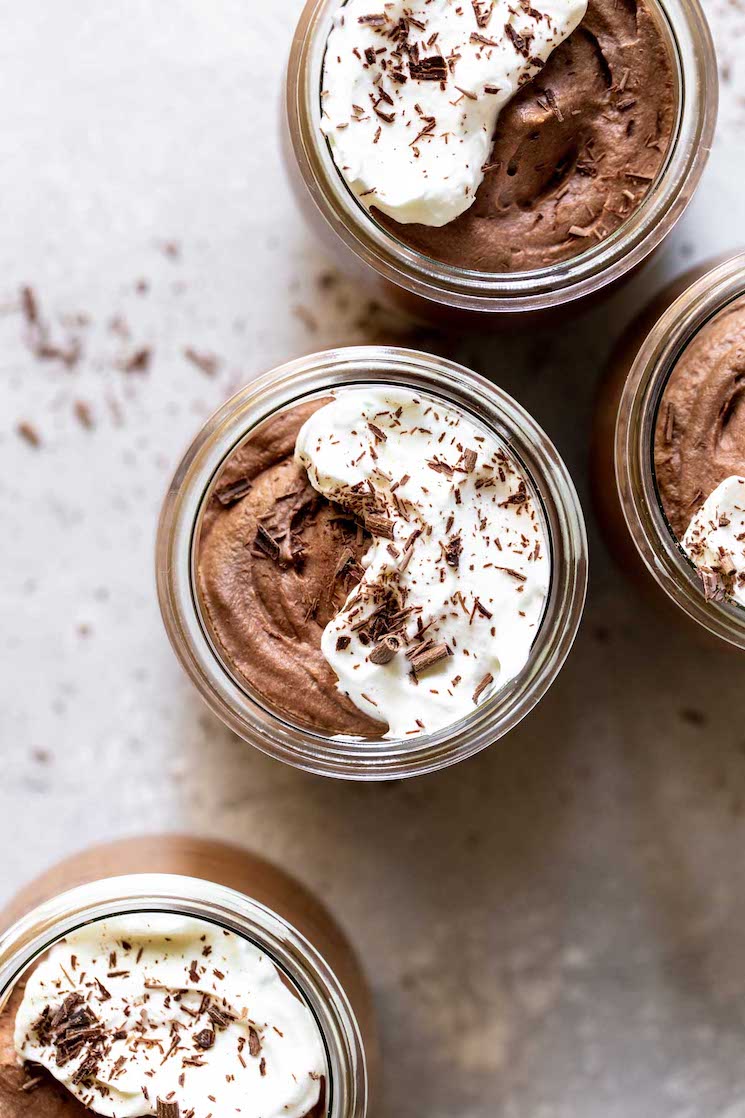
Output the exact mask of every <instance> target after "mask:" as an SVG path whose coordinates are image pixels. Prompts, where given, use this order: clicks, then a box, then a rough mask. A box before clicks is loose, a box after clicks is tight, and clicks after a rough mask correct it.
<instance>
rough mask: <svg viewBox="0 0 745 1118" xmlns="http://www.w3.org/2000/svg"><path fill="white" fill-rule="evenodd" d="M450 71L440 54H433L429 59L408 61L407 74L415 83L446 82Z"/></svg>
mask: <svg viewBox="0 0 745 1118" xmlns="http://www.w3.org/2000/svg"><path fill="white" fill-rule="evenodd" d="M449 73H450V71H449V69H448V64H447V62H446V61H445V59H444V58H443V57H442V55H441V54H433V55H432V56H431V57H430V58H421V59H419V60H418V61H414V59H413V58H412V59H409V74H410V75H411V77H412V78H413V80H414V81H417V82H446V81H447V80H448V75H449Z"/></svg>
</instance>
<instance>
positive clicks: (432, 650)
mask: <svg viewBox="0 0 745 1118" xmlns="http://www.w3.org/2000/svg"><path fill="white" fill-rule="evenodd" d="M449 655H450V649H449V648H448V646H447V644H446V643H445V641H439V642H438V643H437V644H435V643H433V642H432V641H427V642H425V645H424V646H421V645H420V646H419V648H418V649H415V650H414V655H413V656H410V657H409V659H410V661H411V667H412V670H413V672H414V674H415V675H421V674H422V672H426V671H427V670H428V669H429V668H433V667H434V666H435V664H439V663H440V661H441V660H446V659H447V657H448V656H449Z"/></svg>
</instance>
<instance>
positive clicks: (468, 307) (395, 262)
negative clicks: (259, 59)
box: [282, 0, 718, 325]
mask: <svg viewBox="0 0 745 1118" xmlns="http://www.w3.org/2000/svg"><path fill="white" fill-rule="evenodd" d="M648 3H649V5H650V7H651V9H652V12H653V14H654V15H656V17H657V22H658V25H659V27H660V30H661V33H662V36H663V39H664V41H665V42H666V44H667V46H668V49H669V51H670V55H671V57H672V58H673V60H674V65H675V81H676V87H677V88H676V93H677V105H678V118H677V126H676V128H675V130H674V132H673V136H672V141H671V145H670V150H669V152H668V154H667V157H666V160H665V162H664V164H663V166H662V168H661V171H660V173H659V175H658V177H657V180H656V181H655V182H654V183H653V184H652V185H651V187H650V190H649V191H648V193H647V195H646V197H645V198H644V200H643V202H642V203H641V205H640V206H639V207H638V209H637V210H636V211H635V212H634V213H633V214H631V215H630V216H629V218H628V219H627V220H626V221H625V222H624V223H623V224H622V225H621V226H620V227H619V228H618V229H617V230H616V231H615V232H614V233H612V234H611V235H610V236H608V237H606V238H605V239H604V240H602V241H600V242H598V243H597V244H595V245H593V246H592V247H591V248H589V249H587V250H586V251H585V252H582V253H578V254H577V255H576V256H574V257H573V258H571V259H570V260H566V261H563V262H561V263H558V264H553V265H551V266H549V267H546V268H543V269H536V270H532V271H526V272H505V273H487V272H478V271H470V270H467V269H463V268H457V267H454V266H452V265H448V264H443V263H441V262H439V261H437V260H434V259H432V258H430V257H427V256H423V255H422V254H420V253H418V252H416V251H415V250H413V249H411V248H409V247H408V246H407V245H405V244H403V243H402V242H401V241H399V240H398V239H397V238H396V237H395V236H393V235H392V234H391V233H390V232H389V231H387V230H386V229H384V228H383V226H382V225H380V224H379V223H378V222H377V221H376V220H375V218H374V217H373V216H371V214H370V213H369V212H368V210H367V209H365V208H364V207H363V206H362V205H361V204H360V203H359V202H358V201H357V200H356V199H355V198H354V197H353V195H352V193H351V192H350V191H349V190H348V188H347V186H346V184H345V182H344V180H343V178H342V176H341V175H340V173H339V171H338V170H337V168H336V165H335V163H334V160H333V156H332V155H331V151H330V149H329V147H328V144H327V142H326V140H325V138H324V136H323V134H322V132H321V97H320V93H321V88H322V86H321V77H322V72H323V59H324V52H325V46H326V41H327V39H328V35H329V31H330V28H331V24H332V19H333V16H334V14H335V13H336V12H337V11H338V10H339V7H340V0H308V2H307V3H306V5H305V8H304V9H303V12H302V15H301V17H300V22H299V24H298V27H297V31H296V33H295V38H294V41H293V45H292V50H291V54H290V60H289V67H288V73H287V91H286V120H283V121H282V129H283V141H284V146H285V155H286V163H287V166H288V171H289V174H290V180H291V182H292V185H293V187H294V189H295V193H296V195H297V197H298V200H299V201H300V204H301V206H302V208H303V210H304V212H305V214H306V216H307V217H308V219H309V221H310V222H311V224H312V225H313V226H314V227H315V228H316V230H317V231H318V232H319V233H320V234H321V235H322V236H323V237H324V238H325V240H326V241H327V242H328V244H329V245H330V246H331V248H332V249H333V250H334V251H335V252H336V255H337V256H339V258H340V260H341V263H342V264H343V265H344V266H346V267H349V266H350V265H352V266H354V267H355V269H356V270H357V271H358V272H360V274H361V275H362V276H363V277H366V278H367V279H372V280H373V281H374V286H375V288H376V291H377V294H378V295H379V297H380V298H382V299H383V300H385V301H386V302H389V303H393V304H395V305H397V306H398V307H399V308H400V309H402V310H404V311H406V312H409V313H410V314H412V315H414V317H417V318H421V319H428V320H433V321H435V323H442V322H443V321H444V320H447V319H453V320H455V321H462V320H465V321H467V322H471V323H475V322H478V323H479V324H482V325H483V324H484V323H488V324H490V325H502V324H506V323H509V324H510V325H511V324H514V323H515V322H516V320H520V321H524V320H525V319H526V315H528V316H529V317H530V320H531V322H532V320H533V319H534V318H540V319H541V320H543V319H550V318H552V317H554V318H555V317H557V314H556V312H557V311H561V312H562V317H566V311H567V309H568V308H569V306H570V305H571V304H574V303H576V302H577V301H580V300H582V301H583V303H584V302H586V301H587V300H589V299H590V298H591V297H592V296H597V295H598V294H599V293H601V292H604V291H605V290H606V289H607V288H608V287H609V286H610V285H615V284H617V283H618V282H620V281H621V279H623V278H624V277H626V276H628V275H629V274H630V273H631V272H632V271H633V270H634V269H635V268H637V267H638V266H639V265H640V264H641V263H642V262H643V261H644V260H645V259H646V258H647V257H648V256H649V254H650V253H651V252H652V251H653V249H655V248H656V247H657V246H658V245H659V244H660V243H661V241H662V240H663V239H664V237H666V236H667V234H668V233H669V232H670V230H671V229H672V228H673V226H674V225H675V223H676V221H677V220H678V218H679V217H680V216H681V214H682V213H683V211H684V210H685V208H686V206H687V205H688V203H689V201H690V200H691V198H692V196H693V194H694V191H695V190H696V187H697V185H698V182H699V179H700V177H701V174H702V171H703V169H704V166H705V164H706V160H707V158H708V154H709V150H710V147H711V142H712V138H713V134H714V126H715V123H716V115H717V105H718V76H717V65H716V55H715V52H714V46H713V43H712V40H711V34H710V32H709V28H708V25H707V22H706V18H705V16H704V13H703V11H702V9H701V7H700V5H699V3H698V0H648ZM531 312H532V313H531ZM552 312H553V313H552Z"/></svg>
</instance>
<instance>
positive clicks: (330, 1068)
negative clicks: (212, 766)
mask: <svg viewBox="0 0 745 1118" xmlns="http://www.w3.org/2000/svg"><path fill="white" fill-rule="evenodd" d="M190 843H191V847H190V846H189V844H190ZM195 849H196V850H198V851H199V854H198V855H197V860H199V858H202V859H206V860H207V861H208V862H210V863H211V864H212V865H213V867H217V868H218V869H219V867H221V866H225V865H226V864H227V865H232V866H233V867H234V869H233V871H232V872H235V867H237V866H238V859H239V856H240V858H243V859H247V862H245V863H244V868H243V869H242V870H241V871H239V872H240V873H241V874H243V875H247V880H248V879H255V871H256V868H257V867H260V870H261V873H260V876H261V874H263V875H264V877H265V884H267V883H268V878H267V877H266V874H267V871H268V870H269V871H271V873H270V875H269V876H270V877H274V875H278V877H279V878H284V875H283V874H281V871H278V870H275V869H274V867H270V866H269V865H268V863H264V862H262V860H261V859H256V860H254V859H253V858H252V856H250V855H244V854H243V852H239V851H237V850H236V849H235V848H231V847H227V846H222V844H219V843H208V844H200V843H199V841H198V840H188V839H183V840H181V839H178V838H173V837H171V838H165V839H159V838H156V837H153V838H148V839H143V840H134V842H124V843H115V844H112V845H111V846H108V847H103V848H99V849H97V850H92V851H89V852H87V853H85V854H83V855H81V856H78V857H77V858H74V859H71V860H70V861H69V862H67V863H63V864H62V865H61V866H59V867H56V868H55V870H53V871H52V872H51V873H50V874H47V875H45V876H44V878H42V879H40V881H39V882H37V883H35V885H34V886H32V888H31V891H32V892H37V893H38V892H39V890H41V891H42V892H44V891H46V890H47V889H48V888H49V886H50V885H51V884H52V882H56V883H60V882H62V881H64V880H65V879H67V880H70V879H75V878H78V879H80V877H81V876H82V877H86V876H87V872H88V871H90V870H91V869H92V868H93V867H94V866H95V865H96V864H97V862H101V863H102V868H103V867H106V866H109V865H127V864H128V865H133V864H141V863H142V862H143V860H145V861H146V860H147V859H148V858H150V857H152V858H153V859H154V862H155V863H156V864H159V863H160V864H172V863H173V862H174V861H175V862H178V861H179V859H182V860H183V859H186V860H187V861H188V862H191V861H193V858H194V851H195ZM146 854H147V857H146ZM252 862H254V865H253V866H252V865H251V863H252ZM99 872H100V871H99ZM284 882H285V884H287V883H290V884H292V886H293V891H294V890H295V889H297V890H299V896H300V900H301V902H304V901H305V899H306V897H307V896H308V895H307V894H306V892H305V890H303V889H302V887H300V886H297V884H296V883H293V882H292V881H291V879H289V878H284ZM270 892H271V889H270ZM26 895H27V896H29V895H30V894H28V893H27V894H26ZM311 901H312V898H311ZM312 903H314V904H315V903H317V902H314V901H312ZM19 906H20V908H25V903H24V901H23V899H22V898H19V899H18V901H17V902H15V904H14V906H13V907H14V908H15V910H16V911H17V910H18V908H19ZM301 907H302V903H301ZM135 912H169V913H174V914H177V915H184V916H190V917H194V918H196V919H199V920H205V921H208V922H210V923H213V924H216V925H218V926H219V927H221V928H224V929H227V930H229V931H231V932H234V933H236V934H237V935H240V936H243V937H244V938H246V939H248V940H250V941H251V942H252V943H254V944H256V946H258V947H260V948H261V950H262V951H265V952H266V954H267V955H268V956H269V957H270V958H271V960H272V961H273V963H274V965H275V966H276V967H277V969H278V970H279V972H280V974H281V975H282V976H283V978H284V979H285V980H286V981H287V982H288V984H289V985H290V986H291V988H292V990H293V991H294V992H295V994H296V995H297V996H298V997H299V998H300V999H301V1000H302V1001H303V1002H304V1003H305V1004H306V1005H307V1006H308V1008H309V1009H310V1011H311V1013H312V1014H313V1016H314V1018H315V1020H316V1023H317V1025H318V1028H319V1031H320V1034H321V1037H322V1041H323V1045H324V1049H325V1052H326V1062H327V1080H326V1081H327V1093H326V1102H327V1110H326V1112H325V1113H327V1115H328V1118H364V1116H365V1115H366V1113H367V1096H368V1075H367V1067H366V1059H365V1050H364V1047H363V1042H362V1037H361V1033H360V1027H359V1025H358V1022H357V1019H356V1017H355V1013H354V1010H353V1009H352V1006H351V1004H350V1001H349V999H348V996H347V993H346V992H345V990H344V989H343V988H342V986H341V984H340V981H339V979H338V978H337V976H336V974H335V973H334V971H333V970H332V969H331V967H330V965H329V962H328V961H327V960H326V959H325V958H324V957H323V956H322V955H321V954H320V953H319V951H318V950H317V948H316V946H315V945H314V944H311V943H310V942H309V941H308V940H307V939H306V938H305V937H304V936H303V935H302V934H301V933H300V932H299V931H298V930H296V928H295V927H293V926H292V924H290V923H289V922H288V921H287V919H286V918H285V917H284V916H283V915H279V914H278V913H277V912H275V911H272V910H271V909H270V908H268V907H267V906H265V905H264V904H262V903H260V902H259V901H258V900H256V899H252V898H251V899H250V898H249V897H248V896H246V895H243V894H242V893H239V892H237V891H236V890H234V889H232V888H228V887H226V886H225V885H222V884H217V883H215V882H213V881H206V880H202V879H199V878H196V877H185V876H177V875H174V874H164V873H136V874H131V875H126V876H121V877H109V878H103V879H94V880H89V881H86V883H85V884H82V885H78V886H77V887H76V888H73V889H71V890H69V891H65V892H58V893H54V894H50V895H49V897H48V899H45V900H44V901H42V902H41V903H40V904H39V905H38V907H35V908H33V909H32V910H31V911H26V912H25V913H24V915H22V916H20V918H19V919H18V920H17V921H16V923H14V924H13V925H12V926H11V927H10V928H8V930H7V931H5V932H4V933H3V934H2V935H0V1012H1V1011H2V1008H3V1007H4V1006H5V1005H6V1003H7V1001H8V999H9V998H10V996H11V994H12V992H13V989H14V987H15V985H16V983H17V982H18V981H19V980H21V979H22V977H23V975H24V974H25V973H26V971H27V970H28V969H29V968H30V967H31V966H33V964H34V962H35V961H36V960H38V959H39V958H40V956H41V955H43V954H44V953H45V952H46V951H48V950H49V949H50V948H51V947H53V946H54V944H55V943H57V942H58V941H59V940H61V939H63V938H64V937H65V936H66V935H68V934H70V933H71V932H73V931H74V930H75V929H77V928H79V927H81V926H82V925H84V924H86V923H89V922H92V921H95V920H102V919H106V918H109V917H114V916H123V915H127V914H129V913H135ZM327 919H328V917H327ZM347 950H349V949H348V948H347Z"/></svg>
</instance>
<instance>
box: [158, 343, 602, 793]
mask: <svg viewBox="0 0 745 1118" xmlns="http://www.w3.org/2000/svg"><path fill="white" fill-rule="evenodd" d="M371 383H377V384H388V385H396V386H399V387H401V386H403V387H407V388H410V389H411V390H412V391H413V392H416V391H419V392H424V393H427V394H428V395H430V396H433V397H435V398H440V399H441V400H443V401H444V402H445V403H447V404H449V405H452V406H454V407H456V408H458V409H460V410H461V411H462V412H463V413H464V414H465V415H466V416H467V417H470V418H471V419H473V420H474V421H475V422H476V423H477V424H480V425H482V426H484V427H486V428H487V429H489V430H491V432H493V434H494V435H495V436H496V437H497V439H498V441H500V442H501V443H502V444H503V445H504V446H505V447H506V449H507V450H508V452H509V453H510V454H511V455H512V456H513V457H514V459H515V461H516V463H517V465H518V466H519V467H520V469H521V470H522V471H523V473H524V475H525V476H526V478H527V481H528V484H529V486H530V487H532V489H533V494H534V497H535V499H536V501H537V505H538V508H539V510H540V511H541V512H542V515H543V519H544V527H545V532H546V536H547V539H548V541H549V545H550V549H551V559H552V578H551V585H550V589H549V594H548V600H547V603H546V607H545V610H544V616H543V620H542V623H541V626H540V629H539V632H538V634H537V636H536V639H535V642H534V644H533V648H532V652H531V656H530V659H529V661H528V663H527V664H526V665H525V667H524V669H523V670H522V671H521V672H520V673H519V674H518V676H516V677H515V678H514V679H513V680H511V681H510V682H509V683H507V684H506V685H505V686H504V687H503V688H502V689H501V690H500V691H498V692H497V693H496V694H495V695H493V696H492V697H491V698H490V699H489V700H485V701H484V702H483V703H482V704H481V705H480V706H478V707H477V708H476V709H475V710H474V712H473V714H471V715H470V716H469V717H468V718H465V719H463V720H462V721H461V722H459V723H457V724H456V725H454V726H450V727H447V728H446V729H443V730H440V731H438V732H436V733H431V734H422V735H420V736H418V737H415V738H414V737H410V738H406V739H403V740H395V741H393V740H383V739H382V738H381V739H379V740H373V741H368V740H359V739H356V738H351V737H343V736H334V737H330V736H327V735H323V734H321V733H317V732H313V731H312V730H308V729H302V728H298V727H297V726H295V725H292V724H291V723H290V722H289V721H287V720H286V719H285V718H283V717H282V715H281V714H279V713H278V712H276V711H273V710H271V709H269V708H268V707H267V706H266V705H265V703H264V702H263V701H262V699H261V698H260V697H259V696H258V695H257V694H255V693H252V692H251V691H250V689H249V687H248V685H247V683H246V682H245V681H241V680H239V679H238V678H236V676H234V675H233V674H232V673H231V671H230V670H229V668H228V667H227V666H226V664H225V662H224V660H223V659H222V658H221V656H220V654H219V653H218V652H217V650H216V648H215V645H214V642H213V641H212V640H211V639H210V634H209V627H208V625H207V624H206V621H205V619H204V617H203V615H202V610H201V608H200V603H199V595H198V593H197V590H196V576H195V554H196V550H197V543H198V539H199V530H200V523H201V520H202V517H203V514H204V511H205V508H206V506H207V503H208V501H209V499H210V497H211V494H212V492H213V488H214V484H215V479H216V478H217V477H218V476H219V474H220V472H221V469H222V467H223V466H224V464H225V462H226V460H227V459H228V456H230V455H231V454H232V453H233V452H234V451H235V450H236V448H237V447H238V446H239V445H240V444H241V443H243V442H244V441H245V440H246V438H247V437H248V436H249V435H250V433H251V432H252V431H253V430H255V429H256V427H257V426H258V425H259V424H261V423H263V422H264V421H265V420H266V419H268V418H269V417H270V416H271V415H273V414H275V413H276V412H278V411H280V410H282V409H283V408H287V407H289V406H292V405H296V404H298V403H300V402H302V401H304V400H307V399H309V398H311V397H313V396H314V395H315V396H318V397H321V396H323V395H324V394H328V392H329V391H331V390H339V389H342V388H344V387H346V386H354V385H360V384H371ZM157 580H158V594H159V599H160V606H161V611H162V614H163V619H164V622H165V625H166V630H167V632H168V635H169V638H170V640H171V643H172V645H173V647H174V649H175V651H176V654H177V656H178V657H179V659H180V661H181V663H182V665H183V666H184V668H185V669H186V671H187V672H188V674H189V676H190V677H191V679H192V681H193V682H194V684H195V685H196V686H197V688H198V689H199V691H200V692H201V694H202V696H203V697H204V698H205V699H206V701H207V703H208V704H209V705H210V707H211V708H212V709H213V711H214V712H215V713H216V714H217V715H218V716H219V717H220V718H222V720H223V721H224V722H226V723H227V725H228V726H230V727H231V728H232V729H233V730H234V731H235V732H236V733H237V734H239V735H240V736H241V737H242V738H244V740H246V741H247V742H249V743H250V744H252V745H254V746H255V747H256V748H258V749H261V750H262V751H263V752H265V753H268V754H269V755H271V756H273V757H276V758H278V759H280V760H282V761H285V762H288V763H289V764H292V765H295V766H296V767H298V768H302V769H305V770H307V771H309V772H314V773H319V774H323V775H329V776H337V777H344V778H347V779H354V780H382V779H392V778H394V777H395V778H398V777H405V776H415V775H419V774H422V773H426V772H431V771H434V770H436V769H441V768H444V767H445V766H447V765H451V764H454V763H455V762H456V761H460V760H462V759H464V758H465V757H468V756H470V755H472V754H474V753H476V752H478V751H479V750H481V749H484V748H485V747H486V746H488V745H491V744H493V743H494V742H495V741H496V740H497V739H498V738H500V737H502V735H503V734H506V733H507V732H508V731H509V730H510V729H512V728H513V727H514V726H515V725H517V723H518V722H519V721H520V720H521V719H522V718H523V717H524V716H525V715H526V714H527V713H528V712H529V711H530V710H531V709H532V707H533V706H535V704H536V703H537V702H538V701H539V699H540V698H541V697H542V696H543V695H544V694H545V692H546V691H547V689H548V687H549V686H550V685H551V683H552V682H553V680H554V679H555V678H556V676H557V674H558V672H559V670H560V668H561V666H562V664H563V663H564V660H565V659H566V656H567V655H568V653H569V650H570V648H571V646H572V643H573V641H574V637H575V635H576V632H577V629H578V626H579V622H580V618H581V615H582V610H583V606H584V599H585V591H586V585H587V540H586V535H585V527H584V520H583V517H582V511H581V508H580V504H579V500H578V497H577V494H576V491H575V488H574V485H573V484H572V481H571V478H570V477H569V474H568V472H567V469H566V466H565V465H564V463H563V462H562V460H561V458H560V457H559V455H558V453H557V451H556V449H555V448H554V446H553V445H552V444H551V442H550V441H549V439H548V438H547V437H546V435H545V434H544V432H543V431H542V430H541V429H540V428H539V427H538V425H537V424H536V423H535V421H534V420H533V419H532V418H531V417H530V416H529V415H528V414H527V413H526V412H525V411H524V410H523V409H522V408H521V407H520V406H519V405H518V404H516V403H515V401H514V400H512V399H511V398H510V397H509V396H508V395H507V394H506V393H505V392H503V391H502V390H501V389H499V388H497V387H496V386H494V385H493V384H491V383H490V382H489V381H487V380H485V379H484V378H483V377H480V376H478V375H477V374H476V373H473V372H471V371H470V370H468V369H465V368H463V367H462V366H460V365H455V364H453V363H452V362H449V361H445V360H443V359H442V358H439V357H435V356H433V355H431V354H426V353H417V352H415V351H413V350H404V349H397V348H387V347H384V346H370V347H358V348H350V349H339V350H331V351H328V352H326V353H317V354H313V355H311V356H309V357H306V358H302V359H300V360H298V361H293V362H291V363H290V364H288V365H284V366H282V367H281V368H279V369H275V370H273V371H272V372H270V373H267V374H265V375H264V376H262V377H260V378H259V379H258V380H256V381H254V382H252V383H251V384H250V385H248V386H247V387H246V388H244V389H243V390H242V391H240V392H239V393H238V394H237V395H235V396H234V397H233V398H232V399H231V400H228V402H227V403H226V404H224V405H223V407H222V408H220V410H219V411H218V412H216V414H215V415H214V416H213V417H212V418H211V419H210V420H208V422H207V423H206V424H205V426H204V427H203V428H202V430H201V431H200V433H199V434H198V435H197V437H196V439H195V441H194V442H193V443H192V445H191V447H190V448H189V450H188V451H187V453H186V456H185V457H184V459H183V461H182V462H181V465H180V466H179V467H178V470H177V471H176V475H175V477H174V479H173V481H172V483H171V486H170V489H169V492H168V494H167V496H166V500H165V504H164V507H163V512H162V514H161V521H160V527H159V532H158V543H157Z"/></svg>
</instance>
